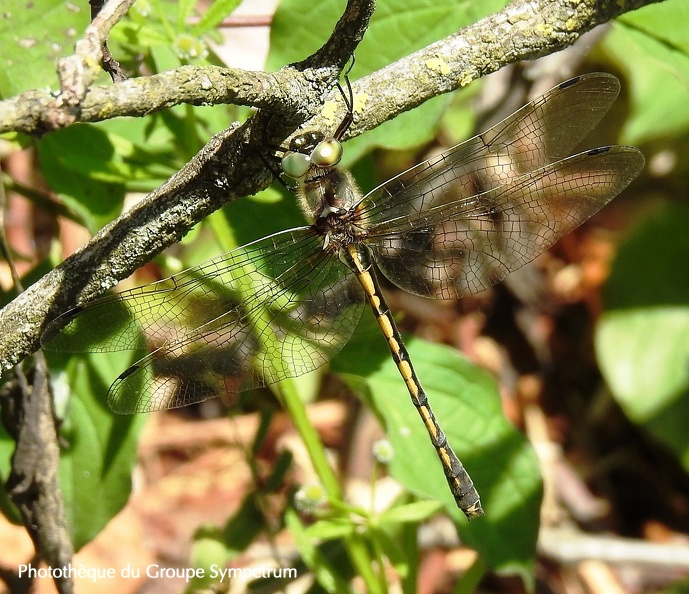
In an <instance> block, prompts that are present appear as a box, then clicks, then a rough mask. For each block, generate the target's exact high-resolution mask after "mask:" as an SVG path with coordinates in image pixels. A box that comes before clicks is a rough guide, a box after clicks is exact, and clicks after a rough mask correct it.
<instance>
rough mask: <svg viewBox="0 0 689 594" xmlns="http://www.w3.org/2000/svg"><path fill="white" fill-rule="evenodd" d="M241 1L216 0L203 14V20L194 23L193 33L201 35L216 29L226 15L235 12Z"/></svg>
mask: <svg viewBox="0 0 689 594" xmlns="http://www.w3.org/2000/svg"><path fill="white" fill-rule="evenodd" d="M240 2H241V0H214V1H213V2H212V3H211V4H210V6H208V9H207V10H206V12H204V13H203V15H202V16H201V20H199V22H198V23H196V25H194V28H193V29H192V33H193V34H194V35H201V34H203V33H206V32H207V31H210V30H212V29H215V28H216V27H217V26H218V25H219V24H220V23H221V22H222V20H223V19H224V18H225V17H226V16H228V15H229V14H231V13H232V12H234V9H235V8H237V6H239V4H240Z"/></svg>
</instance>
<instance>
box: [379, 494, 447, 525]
mask: <svg viewBox="0 0 689 594" xmlns="http://www.w3.org/2000/svg"><path fill="white" fill-rule="evenodd" d="M440 507H441V504H440V503H439V502H437V501H431V500H424V501H414V502H413V503H407V504H405V505H398V506H396V507H393V508H391V509H389V510H386V511H385V512H383V513H382V514H381V516H380V518H379V521H380V522H381V523H390V524H403V523H405V522H424V521H426V520H427V519H428V518H430V517H431V516H432V515H433V514H435V513H437V512H439V511H440Z"/></svg>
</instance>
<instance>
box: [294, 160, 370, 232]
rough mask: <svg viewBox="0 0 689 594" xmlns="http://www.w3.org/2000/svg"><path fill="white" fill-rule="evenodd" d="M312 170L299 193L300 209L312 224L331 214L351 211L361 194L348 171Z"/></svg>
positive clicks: (334, 169) (333, 169) (331, 169)
mask: <svg viewBox="0 0 689 594" xmlns="http://www.w3.org/2000/svg"><path fill="white" fill-rule="evenodd" d="M313 169H314V171H313V172H309V175H308V176H306V178H305V179H304V180H303V182H302V184H301V186H300V192H299V193H300V198H301V201H302V208H303V209H304V211H305V214H306V216H307V217H308V218H310V219H311V221H312V222H314V223H317V222H318V221H319V220H320V219H323V218H325V217H327V216H328V215H330V214H331V213H335V214H342V213H344V212H346V211H349V210H352V209H353V208H354V206H355V205H356V204H357V203H358V202H359V200H360V199H361V193H360V192H359V189H358V187H357V185H356V183H355V182H354V179H353V178H352V175H351V174H350V173H349V172H348V171H343V170H340V169H337V168H335V167H333V168H329V169H322V168H315V167H314V168H313Z"/></svg>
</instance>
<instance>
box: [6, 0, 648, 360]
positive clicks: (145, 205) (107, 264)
mask: <svg viewBox="0 0 689 594" xmlns="http://www.w3.org/2000/svg"><path fill="white" fill-rule="evenodd" d="M655 1H657V0H627V1H626V2H625V3H624V8H621V7H620V6H618V4H617V3H616V2H612V1H610V2H601V1H600V0H579V1H578V2H577V3H575V4H573V3H571V2H561V1H558V0H530V1H526V0H517V1H516V2H514V3H512V4H510V5H509V6H508V7H507V8H505V9H504V10H503V11H501V12H499V13H496V14H494V15H491V16H489V17H487V18H485V19H483V20H481V21H479V22H478V23H476V24H474V25H472V26H470V27H467V28H466V29H464V30H462V31H460V32H459V33H457V34H455V35H452V36H450V37H448V38H446V39H444V40H442V41H439V42H437V43H435V44H432V45H431V46H428V47H427V48H424V49H423V50H420V51H419V52H416V53H415V54H412V55H411V56H409V57H407V58H404V59H403V60H400V61H398V62H396V63H394V64H391V65H390V66H388V67H386V68H384V69H382V70H379V71H378V72H375V73H373V74H372V75H370V76H368V77H366V78H364V79H362V80H360V81H357V83H356V84H355V85H354V91H355V93H357V94H365V95H366V96H367V101H366V103H365V105H364V107H363V108H362V109H360V110H358V111H357V113H356V114H355V121H354V124H353V126H352V127H351V128H350V130H349V131H348V134H347V137H351V136H355V135H358V134H361V133H363V132H364V131H366V130H369V129H371V128H374V127H375V126H377V125H379V124H380V123H382V122H383V121H385V120H387V119H390V118H392V117H394V115H397V114H399V113H400V112H402V111H406V110H408V109H411V108H413V107H415V106H417V105H419V104H420V103H422V102H423V101H425V100H426V99H428V98H430V97H433V96H436V95H438V94H441V93H445V92H449V91H451V90H454V89H456V88H458V87H461V86H463V85H466V84H468V82H470V81H471V80H474V79H476V78H478V77H480V76H483V75H485V74H488V73H490V72H494V71H496V70H498V69H499V68H500V67H502V66H504V65H506V64H509V63H512V62H515V61H518V60H524V59H532V58H536V57H539V56H542V55H544V54H547V53H550V52H553V51H557V50H559V49H562V48H564V47H566V46H567V45H569V44H571V43H573V42H574V41H575V40H576V39H578V37H579V36H581V35H582V34H583V33H585V32H586V31H589V30H590V29H592V28H593V27H595V26H597V25H599V24H602V23H604V22H606V21H607V20H609V19H610V18H614V17H615V16H618V15H619V14H621V13H623V12H625V11H627V10H630V9H635V8H639V7H641V6H644V5H647V4H652V3H654V2H655ZM369 14H370V3H368V2H361V1H358V2H357V1H355V0H350V3H349V4H348V7H347V12H346V14H345V16H343V17H342V19H341V20H340V22H339V23H338V26H337V28H336V31H346V32H347V35H352V37H351V38H344V39H338V38H337V37H336V36H335V35H333V36H332V37H331V39H330V40H329V42H328V43H326V44H325V45H324V46H323V48H321V50H319V51H318V52H317V53H316V54H314V56H312V57H311V58H309V59H307V60H305V61H304V62H302V63H300V64H297V65H295V66H294V67H289V68H287V69H283V71H281V73H279V74H280V76H282V75H283V74H284V76H286V78H284V79H282V78H279V77H278V74H275V75H260V76H259V75H255V73H254V74H251V73H246V74H247V76H256V79H255V80H261V82H260V83H256V84H255V85H252V84H248V85H246V86H245V87H243V88H240V89H237V88H234V89H233V90H232V91H231V93H233V95H232V96H233V99H232V100H233V101H237V100H238V99H237V98H238V97H239V96H240V95H241V94H242V93H244V94H245V96H247V95H248V94H249V92H250V91H249V90H248V89H251V88H254V89H258V88H261V87H262V88H261V90H262V91H263V92H264V94H263V97H262V99H261V103H260V104H261V105H263V106H268V105H270V108H268V107H266V112H270V113H276V112H277V113H286V112H283V110H282V109H281V108H285V107H286V106H289V107H291V108H295V109H296V108H297V107H299V108H300V111H298V112H297V113H296V115H295V112H292V114H291V116H292V117H291V118H290V119H289V120H287V119H286V118H271V117H270V116H269V115H267V114H266V113H264V112H259V113H258V114H256V115H255V116H254V117H252V118H251V119H250V120H249V121H248V122H246V123H245V124H244V125H242V126H237V127H235V128H231V129H229V130H226V131H224V132H222V133H220V134H218V135H216V136H215V137H213V138H212V139H211V141H210V142H209V143H208V144H207V145H206V146H205V147H204V148H203V149H202V150H201V151H200V152H199V153H198V154H197V155H196V156H195V157H194V158H193V159H192V160H191V161H190V162H189V163H188V164H187V165H186V166H185V167H184V168H183V169H182V170H181V171H179V172H178V173H177V174H175V175H174V176H173V177H172V178H170V180H168V181H167V182H166V183H165V184H163V185H162V186H161V187H160V188H158V189H157V190H155V191H154V192H152V193H151V194H150V195H149V196H148V197H147V198H146V199H145V200H144V201H142V202H141V203H139V205H137V207H136V208H135V209H133V210H131V211H129V212H127V213H125V214H124V215H122V216H121V217H120V218H118V219H117V220H116V221H114V222H113V223H111V224H109V225H108V226H106V227H105V228H104V229H102V230H101V231H100V232H99V233H98V234H97V235H95V236H94V237H93V239H92V240H91V241H90V242H89V243H88V244H87V245H86V246H84V247H82V248H81V249H80V250H79V251H78V252H77V253H76V254H74V255H73V256H72V257H71V258H69V259H67V260H65V261H64V262H63V263H62V264H61V265H60V266H58V267H57V268H56V269H55V270H53V271H52V272H51V273H49V274H47V275H46V276H45V277H43V278H42V279H41V280H40V281H38V282H37V283H36V284H34V285H33V286H31V287H29V289H28V290H27V291H26V292H25V293H23V294H22V295H21V296H20V297H18V298H17V299H15V301H13V302H12V303H10V304H9V305H8V306H7V307H6V308H5V309H4V310H3V311H2V312H0V324H1V325H2V327H3V330H4V332H3V333H2V334H1V335H0V355H1V356H0V371H5V370H7V369H9V368H11V367H12V366H13V365H14V364H15V363H16V362H17V361H19V360H21V359H22V358H23V357H25V356H26V355H28V354H29V353H31V352H33V351H34V350H36V349H37V348H38V346H39V338H40V336H41V333H42V331H43V329H44V327H45V324H46V320H50V319H52V318H54V317H55V316H56V315H58V314H59V313H61V312H63V311H64V310H65V309H66V308H68V307H70V306H73V305H74V304H75V303H77V302H79V303H82V302H86V301H88V300H90V299H92V298H94V297H95V296H96V295H98V294H99V293H101V292H103V291H104V290H105V289H107V288H109V287H111V286H112V285H114V284H115V283H116V282H117V281H118V280H121V279H123V278H125V277H127V276H129V275H130V274H131V273H132V272H133V271H134V270H136V269H137V268H138V267H139V266H141V265H142V264H143V263H145V262H146V261H148V260H150V259H151V257H153V255H155V254H157V253H159V252H160V251H162V250H163V249H164V248H165V247H167V246H169V245H171V244H172V243H174V242H176V241H178V240H179V239H180V238H181V237H182V236H183V235H184V234H185V233H186V231H187V230H188V229H189V228H191V227H192V226H193V225H195V224H196V223H198V222H199V221H200V220H201V219H203V218H204V217H206V216H207V215H208V214H210V213H211V212H213V211H214V210H216V209H218V208H220V207H221V206H222V205H223V204H225V203H226V202H228V201H230V200H234V199H236V198H239V197H242V196H246V195H249V194H252V193H255V192H257V191H259V190H261V189H263V188H265V187H266V186H267V185H268V184H269V183H270V181H271V178H272V174H271V173H270V172H269V171H268V170H267V168H266V167H265V165H264V163H263V161H262V160H261V157H260V153H261V151H262V150H265V149H263V148H262V145H263V144H264V143H265V140H266V139H269V140H270V141H271V142H273V141H277V143H281V142H283V141H284V139H285V138H286V137H287V136H288V135H289V133H290V132H291V131H293V130H294V128H295V126H296V125H297V123H298V122H299V121H300V120H301V119H302V118H303V117H304V116H310V115H313V114H314V113H316V111H317V109H318V108H319V107H320V105H321V104H322V101H323V90H324V88H327V87H324V85H328V84H329V85H332V83H333V82H334V77H335V76H337V73H338V68H339V67H340V66H341V65H343V64H345V63H346V61H347V59H349V55H351V51H353V50H354V48H355V47H356V44H357V43H358V40H359V39H360V37H361V35H362V34H363V31H364V30H365V28H366V26H367V23H368V21H367V15H369ZM352 23H358V26H354V25H352ZM357 31H358V33H357ZM329 59H333V60H334V62H335V65H333V64H330V65H326V64H323V63H322V60H329ZM429 60H435V61H434V62H429ZM436 66H439V67H436ZM445 66H447V67H445ZM448 68H449V70H448ZM299 69H303V70H299ZM180 70H181V71H182V72H186V73H187V74H186V75H185V76H188V74H189V72H190V71H189V70H182V69H179V70H178V71H175V72H179V71H180ZM159 76H163V75H159ZM234 76H238V75H237V74H235V75H234ZM261 77H263V78H261ZM270 77H277V78H272V79H271V78H270ZM152 78H155V77H152ZM200 80H201V84H199V83H198V81H197V82H196V84H197V89H196V92H197V93H199V95H198V97H201V98H206V97H207V96H206V95H205V94H204V93H205V91H203V89H202V88H201V87H203V86H204V85H203V80H204V79H203V78H201V79H200ZM278 80H279V81H281V82H280V83H278V82H274V81H278ZM271 81H272V82H271ZM282 81H286V82H287V85H286V86H284V87H283V86H280V85H281V84H282ZM138 84H141V85H145V84H146V83H138ZM149 84H155V83H149ZM179 86H180V85H178V89H177V91H179ZM199 88H201V90H200V91H199ZM228 88H229V87H228ZM139 91H140V89H139ZM300 91H301V92H302V93H304V96H303V98H305V99H306V100H305V101H304V103H303V104H300V103H299V102H301V100H302V96H301V95H299V94H297V95H295V94H294V92H297V93H299V92H300ZM227 92H230V91H227ZM91 93H93V91H91ZM91 93H89V95H91ZM271 93H273V96H271ZM221 96H222V94H221V93H220V94H219V95H218V97H221ZM187 97H188V95H187ZM293 97H300V98H299V101H298V102H295V103H293V101H294V99H293ZM331 97H332V98H334V99H338V94H337V93H336V92H333V93H332V94H331ZM273 99H274V102H272V100H273ZM87 100H88V96H87ZM147 100H150V97H149V98H147ZM202 100H205V99H202ZM122 101H124V100H122ZM247 102H248V101H247ZM298 104H299V105H298ZM158 105H160V103H159V104H158ZM166 105H167V103H166ZM157 108H159V107H157ZM94 110H95V108H94ZM118 110H119V112H120V113H122V112H123V110H122V108H121V107H118V108H114V109H113V111H118ZM342 111H343V112H344V107H343V108H342ZM81 113H82V115H83V114H84V113H90V112H89V111H88V110H85V109H82V112H81ZM278 120H279V121H278ZM330 127H331V122H330V121H326V119H325V118H324V117H323V116H322V115H315V116H313V117H312V119H311V120H310V121H309V128H314V129H329V128H330Z"/></svg>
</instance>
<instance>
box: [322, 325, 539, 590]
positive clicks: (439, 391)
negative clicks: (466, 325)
mask: <svg viewBox="0 0 689 594" xmlns="http://www.w3.org/2000/svg"><path fill="white" fill-rule="evenodd" d="M407 347H408V349H409V353H410V357H411V360H412V362H413V364H414V367H415V369H416V373H417V375H418V377H419V378H420V380H421V383H422V384H423V385H424V387H425V389H426V392H427V394H428V397H429V400H430V404H431V406H432V407H433V410H434V412H435V414H436V416H437V418H438V420H439V422H440V425H441V427H442V428H443V430H444V431H445V433H446V435H447V437H448V440H449V441H450V444H452V447H453V448H454V449H455V451H456V452H457V454H458V456H459V457H460V459H461V460H462V462H463V463H464V465H465V466H466V468H467V470H468V471H469V473H470V474H471V476H472V478H473V479H474V483H475V485H476V488H477V489H478V491H479V493H480V494H481V500H482V503H483V507H484V509H485V510H486V517H485V518H481V519H478V520H475V521H474V522H472V523H471V524H467V523H466V521H465V520H464V516H463V514H462V513H461V511H460V510H458V509H457V507H456V505H455V502H454V499H453V498H452V495H451V493H450V492H449V489H448V486H447V483H446V481H445V476H444V474H443V471H442V468H441V465H440V462H439V461H438V459H437V455H436V453H435V450H434V449H433V447H432V445H431V443H430V439H429V437H428V434H427V433H426V430H425V427H424V426H423V424H422V422H421V419H420V418H419V416H418V413H417V412H416V409H415V408H414V406H413V405H412V403H411V400H410V397H409V394H408V393H407V391H406V388H405V385H404V382H403V380H402V378H401V376H400V375H399V372H398V370H397V367H396V365H395V364H394V363H393V361H392V359H391V357H390V355H389V353H387V352H386V347H385V343H384V339H383V337H382V335H380V332H379V330H377V327H376V326H375V323H373V316H370V315H369V316H367V320H365V321H364V322H362V324H361V325H360V327H359V330H358V331H357V333H356V334H355V336H354V338H353V339H352V341H350V344H348V345H347V346H346V347H345V349H344V350H343V352H342V354H341V355H340V356H339V357H338V358H337V359H336V361H335V362H334V363H333V368H334V369H336V370H337V371H341V372H346V373H348V374H356V375H358V376H360V377H364V378H365V381H366V385H367V387H368V391H369V394H370V399H371V401H372V403H373V405H374V407H375V409H376V410H377V411H378V412H379V414H380V416H381V417H382V418H383V420H384V422H385V426H386V429H387V436H388V439H389V440H390V442H391V443H392V446H393V448H394V450H395V455H394V458H393V460H392V462H391V464H390V473H391V474H392V475H393V476H394V477H395V478H396V479H397V480H398V481H400V482H401V483H402V484H403V485H404V486H405V487H406V488H407V489H409V490H410V491H412V492H414V493H416V494H418V495H420V496H423V497H428V498H432V499H435V500H437V501H441V502H442V503H443V504H444V505H445V508H446V510H447V511H448V512H449V513H450V514H451V515H452V516H453V517H454V518H455V520H457V522H458V526H459V529H460V532H461V534H462V537H463V539H464V540H465V541H466V542H467V543H468V544H470V545H471V546H473V547H474V548H476V550H477V551H479V552H480V553H481V555H482V556H483V558H484V560H485V562H486V563H487V564H488V565H489V566H490V567H492V568H494V569H499V570H503V571H513V572H516V573H519V574H520V575H521V576H522V578H523V579H524V580H525V581H527V582H530V581H531V580H532V570H533V556H534V551H535V544H536V537H537V534H538V523H539V507H540V500H541V479H540V474H539V470H538V463H537V460H536V457H535V455H534V453H533V451H532V449H531V447H530V446H529V445H528V444H527V442H526V440H525V439H524V438H523V437H522V436H521V435H520V434H519V432H517V431H516V430H515V429H514V428H513V427H512V426H511V425H510V424H509V423H508V422H507V421H506V419H505V418H504V416H503V414H502V410H501V407H500V398H499V396H498V393H497V389H496V386H495V384H494V382H493V380H492V379H491V378H490V377H489V376H488V374H487V373H486V372H484V371H482V370H480V369H478V368H477V367H475V366H473V365H471V364H469V363H468V362H467V361H466V360H465V359H464V358H462V357H461V356H460V355H459V354H458V353H456V352H455V351H454V350H452V349H450V348H448V347H444V346H440V345H434V344H430V343H426V342H424V341H421V340H418V339H414V340H410V341H409V342H408V344H407Z"/></svg>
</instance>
